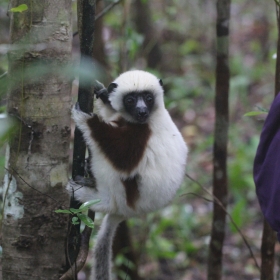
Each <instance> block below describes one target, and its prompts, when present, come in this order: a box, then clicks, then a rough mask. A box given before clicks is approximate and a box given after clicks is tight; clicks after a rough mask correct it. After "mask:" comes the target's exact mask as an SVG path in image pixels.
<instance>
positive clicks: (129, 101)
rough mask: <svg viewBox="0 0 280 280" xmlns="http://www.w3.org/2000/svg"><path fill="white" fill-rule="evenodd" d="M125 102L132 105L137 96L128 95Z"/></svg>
mask: <svg viewBox="0 0 280 280" xmlns="http://www.w3.org/2000/svg"><path fill="white" fill-rule="evenodd" d="M125 103H126V104H127V105H130V106H131V105H133V104H134V103H135V98H133V97H132V96H128V97H127V98H125Z"/></svg>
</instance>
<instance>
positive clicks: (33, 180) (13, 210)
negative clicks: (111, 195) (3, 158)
mask: <svg viewBox="0 0 280 280" xmlns="http://www.w3.org/2000/svg"><path fill="white" fill-rule="evenodd" d="M20 4H25V5H26V6H21V7H25V8H27V10H25V11H23V12H21V13H10V17H11V28H10V32H11V33H10V38H11V39H10V40H11V42H10V43H11V49H10V51H9V55H8V58H9V71H8V77H9V79H10V92H9V96H8V106H7V107H8V108H7V109H8V113H9V114H10V115H12V116H14V118H15V120H16V121H17V124H18V126H17V129H14V133H13V136H12V137H11V140H10V143H9V147H8V150H7V161H8V164H7V166H6V169H7V173H6V175H5V184H4V204H5V205H4V215H3V227H2V239H3V240H2V244H3V259H2V272H3V279H22V280H25V279H28V280H35V279H36V280H37V279H58V278H59V276H60V273H61V269H62V267H63V266H64V265H65V257H64V251H65V248H64V244H65V243H64V238H65V235H66V231H67V217H66V216H65V215H59V214H56V213H55V212H54V210H56V209H58V208H61V207H65V205H66V207H67V204H68V201H69V196H68V194H67V193H66V191H65V185H66V183H67V181H68V166H69V162H68V150H69V143H70V104H71V82H70V80H69V79H68V78H67V77H66V76H63V75H62V74H61V72H62V71H59V69H61V67H62V66H63V65H65V64H67V63H68V61H69V60H70V58H71V44H72V28H71V4H72V1H71V0H65V1H51V0H46V1H27V0H20V1H19V0H12V1H11V7H12V8H14V7H17V6H19V5H20Z"/></svg>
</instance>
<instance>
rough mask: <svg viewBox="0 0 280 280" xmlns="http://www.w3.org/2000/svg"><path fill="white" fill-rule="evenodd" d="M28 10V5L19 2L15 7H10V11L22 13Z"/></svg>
mask: <svg viewBox="0 0 280 280" xmlns="http://www.w3.org/2000/svg"><path fill="white" fill-rule="evenodd" d="M26 10H28V7H27V5H26V4H21V5H19V6H17V7H15V8H12V9H10V12H12V13H22V12H24V11H26Z"/></svg>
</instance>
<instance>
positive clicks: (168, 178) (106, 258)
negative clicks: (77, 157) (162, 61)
mask: <svg viewBox="0 0 280 280" xmlns="http://www.w3.org/2000/svg"><path fill="white" fill-rule="evenodd" d="M114 83H116V84H118V86H117V88H116V89H114V91H113V92H111V93H110V95H109V100H110V103H111V105H112V108H110V106H109V105H104V104H103V103H102V101H100V100H98V101H97V108H98V114H99V117H100V118H101V119H103V121H105V122H107V123H109V124H112V125H117V124H116V123H115V122H114V121H116V120H118V119H119V118H120V117H123V118H124V119H125V120H127V121H131V122H135V120H134V119H132V117H131V116H130V115H128V113H126V112H125V110H124V107H123V101H122V100H123V97H124V95H125V94H127V93H129V92H134V91H143V90H149V91H151V92H152V93H153V94H154V96H155V104H154V109H153V111H152V113H151V114H150V116H149V119H148V124H149V128H150V130H151V136H150V138H149V140H148V143H147V147H146V150H145V152H144V156H143V157H142V159H141V161H140V163H139V164H138V166H137V167H135V168H134V169H133V170H132V171H131V172H129V173H128V172H120V171H117V170H116V169H115V168H114V167H113V165H112V164H111V162H110V161H109V160H108V159H107V157H106V156H105V155H104V154H103V152H102V151H101V150H100V148H99V146H98V144H97V143H96V142H95V140H94V139H93V138H92V137H91V132H90V129H89V127H88V125H87V120H88V119H89V118H91V116H89V115H87V114H85V113H83V112H81V111H77V110H75V109H73V110H72V116H73V119H74V121H75V123H76V125H77V126H78V127H79V129H80V130H81V131H82V132H83V135H84V138H85V141H86V143H87V145H88V147H89V149H91V152H92V155H93V158H92V166H91V169H92V172H93V174H94V176H95V179H96V186H97V189H98V190H93V189H92V188H87V187H82V188H81V186H80V185H78V184H75V183H74V182H72V183H69V184H68V186H67V188H68V190H69V191H70V192H71V191H72V188H74V189H76V191H75V196H76V198H77V199H78V200H80V201H81V202H85V201H88V200H91V199H100V203H97V204H95V205H93V206H92V210H93V211H97V212H103V213H107V214H109V215H107V216H106V219H105V220H104V221H103V223H102V226H101V230H100V232H99V233H98V242H97V245H96V248H95V257H96V261H97V259H99V258H101V260H102V261H101V262H100V261H98V264H97V265H95V270H98V271H95V272H94V273H95V275H96V276H95V278H94V279H96V280H110V279H111V276H110V256H111V252H110V248H111V242H112V238H113V235H114V232H115V229H116V227H117V223H118V222H119V221H120V220H122V219H125V218H128V217H132V216H137V215H141V214H145V213H149V212H152V211H155V210H157V209H160V208H162V207H164V206H165V205H167V204H168V203H169V202H170V201H171V200H172V199H173V198H174V196H175V194H176V191H177V190H178V188H179V187H180V184H181V183H182V181H183V178H184V174H185V166H186V160H187V152H188V149H187V146H186V144H185V142H184V140H183V137H182V135H181V134H180V132H179V130H178V129H177V127H176V125H175V124H174V123H173V121H172V119H171V117H170V115H169V113H168V112H167V110H166V109H165V107H164V101H163V89H162V87H161V86H160V83H159V80H158V79H157V78H156V77H155V76H154V75H152V74H150V73H147V72H144V71H138V70H135V71H129V72H125V73H123V74H122V75H120V76H119V77H118V78H117V79H116V80H115V81H114ZM135 175H140V178H141V179H140V181H137V183H138V190H139V192H140V196H139V199H138V200H137V201H136V204H135V208H134V209H133V208H131V207H129V206H128V205H127V201H126V193H125V188H124V186H123V184H122V182H121V179H123V180H125V179H127V178H133V177H134V176H135ZM106 244H107V245H106ZM104 271H107V272H108V273H105V272H104ZM103 274H104V276H103V277H101V276H98V277H97V275H103Z"/></svg>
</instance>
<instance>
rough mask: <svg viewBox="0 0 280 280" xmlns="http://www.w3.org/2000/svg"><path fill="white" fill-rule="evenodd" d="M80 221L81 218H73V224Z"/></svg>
mask: <svg viewBox="0 0 280 280" xmlns="http://www.w3.org/2000/svg"><path fill="white" fill-rule="evenodd" d="M78 223H79V219H78V218H77V217H73V218H72V224H73V225H77V224H78Z"/></svg>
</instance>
